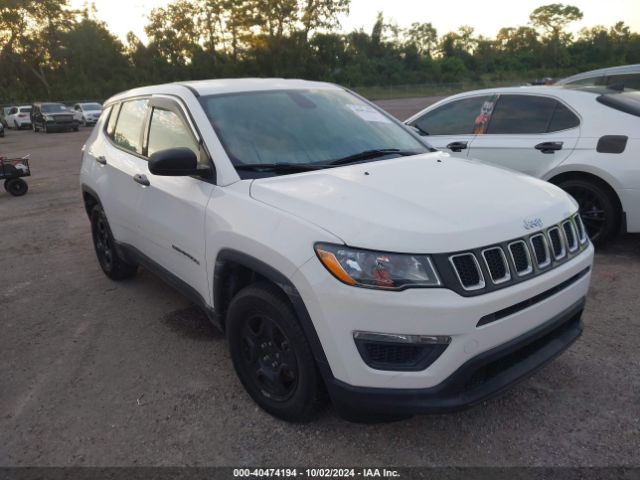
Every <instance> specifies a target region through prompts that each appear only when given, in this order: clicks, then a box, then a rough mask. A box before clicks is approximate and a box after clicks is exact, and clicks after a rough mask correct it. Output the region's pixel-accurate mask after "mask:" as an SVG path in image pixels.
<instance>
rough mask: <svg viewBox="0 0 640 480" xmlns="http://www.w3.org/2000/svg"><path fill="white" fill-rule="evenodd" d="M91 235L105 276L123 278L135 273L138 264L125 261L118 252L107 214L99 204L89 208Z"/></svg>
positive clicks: (116, 278) (114, 278)
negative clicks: (91, 208)
mask: <svg viewBox="0 0 640 480" xmlns="http://www.w3.org/2000/svg"><path fill="white" fill-rule="evenodd" d="M91 236H92V237H93V247H94V249H95V251H96V256H97V257H98V262H99V263H100V267H101V268H102V271H103V272H104V274H105V275H106V276H107V277H109V278H110V279H111V280H124V279H127V278H131V277H133V276H134V275H135V274H136V273H137V271H138V265H136V264H134V263H131V262H129V261H127V260H126V259H124V258H123V257H122V256H120V254H119V253H118V250H117V248H116V242H115V240H114V239H113V234H112V233H111V228H110V227H109V222H108V221H107V216H106V215H105V213H104V210H103V209H102V207H101V206H100V205H96V206H95V207H93V210H91Z"/></svg>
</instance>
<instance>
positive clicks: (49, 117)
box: [44, 115, 55, 122]
mask: <svg viewBox="0 0 640 480" xmlns="http://www.w3.org/2000/svg"><path fill="white" fill-rule="evenodd" d="M44 119H45V120H46V121H47V122H53V121H54V120H55V118H53V117H52V116H51V115H45V116H44Z"/></svg>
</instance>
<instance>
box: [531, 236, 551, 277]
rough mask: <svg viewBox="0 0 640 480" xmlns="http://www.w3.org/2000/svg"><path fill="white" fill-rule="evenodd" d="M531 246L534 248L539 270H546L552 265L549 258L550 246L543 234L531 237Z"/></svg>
mask: <svg viewBox="0 0 640 480" xmlns="http://www.w3.org/2000/svg"><path fill="white" fill-rule="evenodd" d="M530 240H531V246H533V254H534V256H535V258H536V263H537V264H538V267H539V268H544V267H546V266H548V265H549V264H550V263H551V258H550V256H549V244H548V243H547V239H546V238H545V236H544V235H543V234H542V233H539V234H537V235H534V236H533V237H531V239H530Z"/></svg>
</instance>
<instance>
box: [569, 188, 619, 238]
mask: <svg viewBox="0 0 640 480" xmlns="http://www.w3.org/2000/svg"><path fill="white" fill-rule="evenodd" d="M558 186H559V187H560V188H562V189H563V190H564V191H566V192H567V193H568V194H570V195H571V196H572V197H573V198H575V200H576V202H578V205H579V210H580V218H581V219H582V223H583V224H584V226H585V228H586V230H587V234H588V235H589V238H590V239H591V241H592V242H593V243H594V244H596V245H602V244H603V243H605V242H606V241H607V240H609V239H610V238H611V237H612V236H613V235H614V234H615V233H617V232H618V230H619V228H620V208H619V207H618V205H617V202H616V201H615V199H614V198H612V196H611V194H610V193H609V192H608V191H607V189H606V188H604V187H603V186H601V185H600V184H599V183H597V182H594V181H590V180H584V179H581V178H580V179H571V180H566V181H564V182H562V183H560V184H559V185H558Z"/></svg>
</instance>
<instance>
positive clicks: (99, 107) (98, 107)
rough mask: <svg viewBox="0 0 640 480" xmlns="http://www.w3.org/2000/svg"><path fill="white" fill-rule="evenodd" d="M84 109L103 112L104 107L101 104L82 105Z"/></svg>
mask: <svg viewBox="0 0 640 480" xmlns="http://www.w3.org/2000/svg"><path fill="white" fill-rule="evenodd" d="M80 106H81V107H82V109H83V110H88V111H91V110H102V105H100V104H99V103H82V104H81V105H80Z"/></svg>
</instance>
